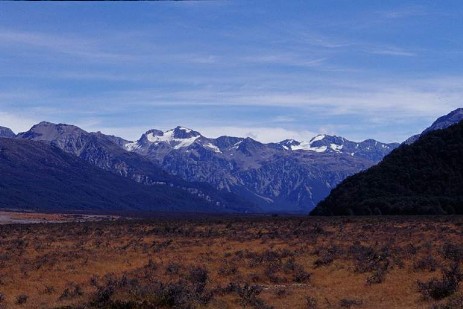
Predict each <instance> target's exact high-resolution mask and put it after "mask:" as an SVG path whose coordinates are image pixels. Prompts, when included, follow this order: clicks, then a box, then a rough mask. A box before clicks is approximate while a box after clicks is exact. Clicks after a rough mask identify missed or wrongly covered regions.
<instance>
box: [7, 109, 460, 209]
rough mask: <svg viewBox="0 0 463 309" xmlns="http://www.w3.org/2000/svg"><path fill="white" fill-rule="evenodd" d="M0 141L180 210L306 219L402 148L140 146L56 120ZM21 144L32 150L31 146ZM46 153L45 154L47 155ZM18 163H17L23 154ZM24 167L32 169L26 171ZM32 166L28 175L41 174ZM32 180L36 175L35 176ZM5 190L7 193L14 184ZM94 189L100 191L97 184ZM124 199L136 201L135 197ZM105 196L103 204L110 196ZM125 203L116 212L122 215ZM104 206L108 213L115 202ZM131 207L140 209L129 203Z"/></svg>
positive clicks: (175, 142)
mask: <svg viewBox="0 0 463 309" xmlns="http://www.w3.org/2000/svg"><path fill="white" fill-rule="evenodd" d="M461 118H463V111H462V109H458V110H456V111H453V112H452V113H450V114H449V115H446V116H443V117H441V118H439V119H438V120H437V121H436V122H434V123H433V124H432V126H431V127H430V128H428V129H426V130H425V131H424V132H423V133H422V134H421V136H425V135H427V134H428V133H429V132H432V131H434V130H436V129H441V128H445V127H448V126H450V125H451V124H452V123H455V122H457V121H458V120H460V119H461ZM0 137H3V138H2V141H3V142H2V143H5V141H7V140H9V142H10V143H14V142H15V141H18V142H19V141H21V142H23V143H29V144H30V147H36V146H35V144H37V143H38V144H41V145H42V146H41V147H50V149H51V150H50V151H55V152H56V151H62V152H64V153H65V154H66V155H68V156H71V157H73V158H74V159H78V160H77V161H76V162H81V164H82V165H83V166H84V165H85V166H87V165H91V166H92V167H93V168H96V170H98V172H100V173H103V172H104V173H105V175H107V174H108V173H109V174H112V175H114V176H117V178H118V179H119V178H122V179H124V181H126V180H130V181H131V182H133V183H134V184H136V185H141V186H142V188H143V190H151V191H153V192H158V193H159V192H160V191H156V190H157V189H158V188H163V190H164V191H163V192H164V193H166V196H169V194H171V195H172V196H176V197H181V198H180V199H184V201H183V202H181V201H179V200H177V205H190V204H189V203H188V200H189V199H191V200H193V201H197V200H200V201H201V202H202V203H203V206H199V204H195V202H194V203H191V205H190V206H191V207H190V206H183V207H184V209H185V211H195V210H196V211H206V212H210V211H215V212H248V213H249V212H253V213H256V212H271V213H278V212H281V213H308V212H309V211H310V210H311V209H313V208H314V207H315V205H317V204H318V203H319V202H320V201H322V200H324V199H325V198H326V197H327V196H328V195H329V194H330V192H331V190H332V189H333V188H335V187H336V186H337V185H338V184H339V183H341V182H342V181H343V180H344V179H346V178H347V177H349V176H351V175H354V174H356V173H358V172H361V171H364V170H366V169H368V168H370V167H372V166H374V165H376V164H377V163H378V162H380V161H381V160H382V159H383V158H384V157H385V156H386V155H388V154H389V153H390V152H391V151H393V150H394V149H396V148H397V147H398V146H399V144H398V143H391V144H385V143H381V142H378V141H375V140H371V139H369V140H365V141H363V142H352V141H349V140H347V139H345V138H343V137H338V136H330V135H317V136H315V137H314V138H312V139H309V140H306V141H296V140H284V141H281V142H278V143H267V144H265V143H261V142H258V141H256V140H254V139H252V138H249V137H248V138H241V137H232V136H221V137H218V138H208V137H205V136H203V135H202V134H201V133H199V132H197V131H194V130H192V129H188V128H185V127H181V126H179V127H176V128H174V129H171V130H167V131H161V130H156V129H152V130H149V131H147V132H145V133H144V134H142V135H141V137H140V138H139V139H138V140H136V141H127V140H125V139H123V138H120V137H117V136H111V135H105V134H103V133H101V132H95V133H94V132H86V131H85V130H82V129H81V128H79V127H76V126H73V125H68V124H54V123H50V122H41V123H38V124H36V125H34V126H33V127H32V128H31V129H30V130H29V131H27V132H23V133H19V134H17V135H15V134H14V133H13V132H12V131H11V130H10V129H8V128H4V127H0ZM413 138H415V142H416V141H417V140H418V139H419V137H418V136H417V137H412V138H411V139H409V140H407V141H406V143H404V144H407V143H408V144H413V143H414V141H413ZM29 144H27V145H29ZM21 145H22V146H21V147H26V146H25V145H26V144H21ZM10 146H11V147H12V148H11V149H20V147H19V146H17V147H16V148H15V147H13V146H12V145H10ZM42 153H43V154H44V156H47V153H46V152H42ZM51 157H52V156H51ZM12 158H16V159H17V160H19V158H23V156H19V157H14V156H13V157H12ZM34 160H39V162H44V161H45V162H46V161H47V159H46V158H42V159H40V158H37V157H34V159H33V160H32V159H31V160H30V161H31V162H30V163H33V162H34ZM73 164H74V163H73ZM18 166H23V167H24V168H26V165H21V164H20V165H18ZM34 166H35V165H33V166H31V167H30V169H33V168H38V166H35V167H34ZM39 170H40V171H42V172H43V171H45V170H46V169H43V168H41V169H39ZM25 172H28V171H25ZM19 174H21V173H19ZM26 174H27V173H26ZM28 175H29V177H31V175H30V173H29V174H28ZM101 177H103V176H101ZM64 178H65V177H64ZM64 178H63V179H64ZM89 179H91V177H87V182H89V181H90V180H89ZM0 185H1V183H0ZM4 187H5V188H9V185H4ZM95 187H99V186H98V184H95ZM127 188H129V186H128V187H127ZM13 189H14V188H13ZM137 190H138V189H137ZM171 190H172V192H170V191H171ZM174 191H175V192H174ZM13 192H14V190H13ZM102 192H104V190H102ZM120 193H121V194H125V193H127V194H128V195H130V192H129V191H127V192H124V191H123V190H122V191H120ZM82 194H87V193H85V192H83V193H82ZM93 196H95V195H93ZM100 197H102V198H103V199H104V197H105V194H103V193H102V194H101V195H100ZM97 200H98V199H97ZM121 200H124V199H123V198H122V199H121ZM95 203H96V204H98V205H99V202H97V201H95ZM0 204H1V203H0ZM6 204H7V203H4V205H6ZM116 204H117V203H115V205H116ZM122 204H123V203H122ZM122 204H120V205H119V206H117V207H119V208H121V209H122V208H123V206H122ZM105 205H106V206H104V207H106V208H108V207H109V208H110V206H109V204H105ZM150 205H151V206H149V207H148V206H146V205H144V202H141V203H140V205H139V208H143V209H153V206H152V205H153V204H150ZM166 205H169V202H166ZM73 207H74V206H73ZM98 207H99V208H102V206H101V205H100V206H96V208H98ZM104 207H103V208H104ZM115 207H116V206H115ZM157 207H158V209H159V210H160V211H162V210H163V209H166V208H165V207H164V208H163V207H162V206H161V205H158V206H157ZM88 208H91V207H90V206H89V207H88ZM154 208H156V207H154ZM167 208H169V207H167ZM180 208H182V207H180ZM127 209H136V207H135V206H134V205H132V204H128V206H127Z"/></svg>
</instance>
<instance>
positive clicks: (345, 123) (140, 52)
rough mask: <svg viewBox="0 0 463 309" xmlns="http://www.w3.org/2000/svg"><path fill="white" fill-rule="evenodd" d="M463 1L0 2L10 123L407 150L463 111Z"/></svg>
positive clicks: (1, 91) (2, 88)
mask: <svg viewBox="0 0 463 309" xmlns="http://www.w3.org/2000/svg"><path fill="white" fill-rule="evenodd" d="M462 34H463V2H462V1H424V0H420V1H375V0H364V1H362V0H359V1H347V0H339V1H330V0H320V1H217V2H215V1H198V2H180V1H175V2H98V3H95V2H84V3H75V2H65V3H61V2H49V3H42V2H0V126H6V127H10V128H11V129H13V131H15V132H16V133H18V132H22V131H26V130H28V129H29V128H30V127H31V126H32V125H33V124H35V123H38V122H40V121H43V120H46V121H51V122H55V123H69V124H75V125H78V126H80V127H81V128H83V129H85V130H87V131H102V132H103V133H106V134H113V135H117V136H121V137H124V138H126V139H129V140H135V139H138V138H139V137H140V135H141V134H142V133H144V132H145V131H147V130H148V129H153V128H156V129H162V130H167V129H170V128H174V127H176V126H178V125H181V126H185V127H188V128H191V129H194V130H196V131H199V132H201V133H202V134H203V135H205V136H207V137H217V136H220V135H231V136H249V137H252V138H255V139H257V140H260V141H262V142H276V141H281V140H283V139H286V138H294V139H297V140H309V139H310V138H311V137H313V136H314V135H316V134H319V133H324V134H333V135H338V136H343V137H345V138H348V139H350V140H354V141H361V140H364V139H367V138H374V139H377V140H379V141H383V142H401V141H403V140H405V139H406V138H408V137H409V136H411V135H413V134H416V133H419V132H421V131H422V130H424V129H425V128H426V127H428V126H429V125H430V124H431V123H432V122H433V121H434V120H435V119H436V118H437V117H439V116H441V115H444V114H447V113H448V112H450V111H452V110H454V109H456V108H458V107H462V106H463V99H462V98H463V61H462V60H463V37H462Z"/></svg>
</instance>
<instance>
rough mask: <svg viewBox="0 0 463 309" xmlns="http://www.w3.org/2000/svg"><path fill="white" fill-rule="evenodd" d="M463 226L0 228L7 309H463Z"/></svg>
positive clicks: (353, 222) (387, 221)
mask: <svg viewBox="0 0 463 309" xmlns="http://www.w3.org/2000/svg"><path fill="white" fill-rule="evenodd" d="M462 262H463V217H434V218H432V217H400V218H399V217H375V218H372V217H366V218H340V217H339V218H301V217H290V218H283V217H253V218H237V217H235V218H232V217H230V218H217V217H216V218H212V217H209V218H197V219H185V218H177V219H176V218H170V219H169V218H164V219H155V220H150V221H147V220H145V221H139V220H126V221H124V220H119V221H112V222H111V221H107V222H106V221H101V222H84V223H54V224H27V225H26V224H15V225H3V226H0V307H2V308H14V307H18V308H55V307H56V308H442V309H443V308H463V293H462V288H461V287H460V284H459V283H460V281H461V280H462V279H463V275H462V272H460V266H461V263H462Z"/></svg>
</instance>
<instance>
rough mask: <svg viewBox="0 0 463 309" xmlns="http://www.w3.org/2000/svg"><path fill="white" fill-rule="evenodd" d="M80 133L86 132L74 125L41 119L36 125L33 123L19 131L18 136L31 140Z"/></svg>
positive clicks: (49, 139) (48, 139) (51, 138)
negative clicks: (25, 129)
mask: <svg viewBox="0 0 463 309" xmlns="http://www.w3.org/2000/svg"><path fill="white" fill-rule="evenodd" d="M81 133H86V132H85V131H84V130H82V129H81V128H79V127H76V126H74V125H70V124H64V123H59V124H55V123H52V122H48V121H42V122H39V123H38V124H36V125H33V126H32V128H30V130H29V131H27V132H23V133H19V134H18V137H20V138H25V139H33V140H46V141H51V140H54V139H56V138H58V137H59V136H62V135H67V134H81Z"/></svg>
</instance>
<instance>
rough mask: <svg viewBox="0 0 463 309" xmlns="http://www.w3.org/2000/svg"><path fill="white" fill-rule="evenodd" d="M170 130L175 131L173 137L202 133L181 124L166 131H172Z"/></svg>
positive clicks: (185, 136)
mask: <svg viewBox="0 0 463 309" xmlns="http://www.w3.org/2000/svg"><path fill="white" fill-rule="evenodd" d="M170 131H172V132H173V137H174V138H192V137H199V136H201V134H200V133H199V132H197V131H193V130H191V129H188V128H185V127H181V126H178V127H176V128H174V129H171V130H168V131H166V133H167V132H170Z"/></svg>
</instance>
